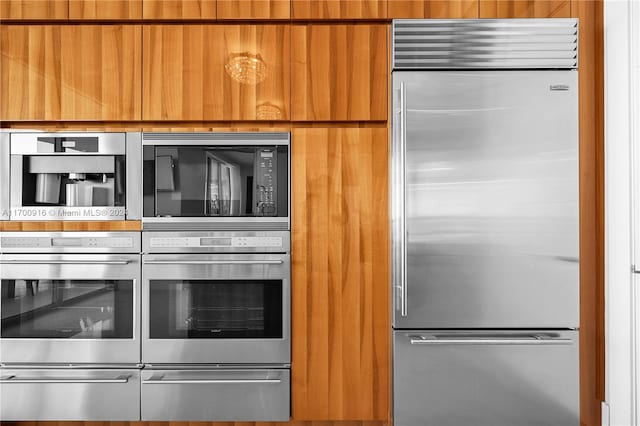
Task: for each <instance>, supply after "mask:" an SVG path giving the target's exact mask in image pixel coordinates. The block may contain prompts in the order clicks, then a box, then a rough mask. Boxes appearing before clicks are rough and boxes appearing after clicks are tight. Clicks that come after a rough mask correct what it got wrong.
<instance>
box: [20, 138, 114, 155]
mask: <svg viewBox="0 0 640 426" xmlns="http://www.w3.org/2000/svg"><path fill="white" fill-rule="evenodd" d="M74 136H79V137H97V138H98V151H97V152H88V153H82V152H78V153H75V152H58V153H53V152H51V153H49V152H38V141H37V139H35V138H38V137H74ZM11 154H12V155H14V154H15V155H62V156H64V155H73V156H86V155H98V154H112V155H125V154H126V147H125V134H124V133H95V132H60V133H36V132H33V133H31V132H30V133H12V134H11Z"/></svg>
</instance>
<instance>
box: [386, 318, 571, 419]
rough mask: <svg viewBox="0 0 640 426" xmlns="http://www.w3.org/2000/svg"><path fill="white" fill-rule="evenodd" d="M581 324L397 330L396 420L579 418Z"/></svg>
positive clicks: (395, 367)
mask: <svg viewBox="0 0 640 426" xmlns="http://www.w3.org/2000/svg"><path fill="white" fill-rule="evenodd" d="M577 359H578V332H577V331H562V332H558V331H543V330H536V331H529V332H518V333H516V332H491V333H490V334H488V333H482V332H480V333H478V332H475V333H473V332H464V331H459V332H443V331H425V330H418V331H397V332H395V334H394V423H393V424H394V426H416V425H426V426H578V425H579V424H580V399H579V368H578V362H577Z"/></svg>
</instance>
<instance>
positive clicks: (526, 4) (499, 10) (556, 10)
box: [479, 0, 571, 18]
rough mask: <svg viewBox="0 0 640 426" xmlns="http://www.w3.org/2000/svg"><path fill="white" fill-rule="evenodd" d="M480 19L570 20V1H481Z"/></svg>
mask: <svg viewBox="0 0 640 426" xmlns="http://www.w3.org/2000/svg"><path fill="white" fill-rule="evenodd" d="M479 1H480V4H479V11H480V18H569V17H570V16H571V3H570V1H569V0H479Z"/></svg>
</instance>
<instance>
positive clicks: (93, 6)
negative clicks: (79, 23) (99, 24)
mask: <svg viewBox="0 0 640 426" xmlns="http://www.w3.org/2000/svg"><path fill="white" fill-rule="evenodd" d="M69 18H70V19H140V18H142V0H69Z"/></svg>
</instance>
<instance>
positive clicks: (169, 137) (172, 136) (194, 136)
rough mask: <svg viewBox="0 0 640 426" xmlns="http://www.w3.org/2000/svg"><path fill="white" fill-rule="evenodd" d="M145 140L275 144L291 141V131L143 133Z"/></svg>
mask: <svg viewBox="0 0 640 426" xmlns="http://www.w3.org/2000/svg"><path fill="white" fill-rule="evenodd" d="M142 140H143V141H145V142H149V141H152V142H155V141H174V142H181V141H211V142H216V143H219V142H223V143H224V142H225V141H227V142H248V143H252V142H256V141H273V142H274V144H275V145H280V144H287V143H289V133H283V132H251V133H249V132H237V133H235V132H234V133H230V132H226V133H223V132H193V133H191V132H190V133H170V132H167V133H143V134H142Z"/></svg>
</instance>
